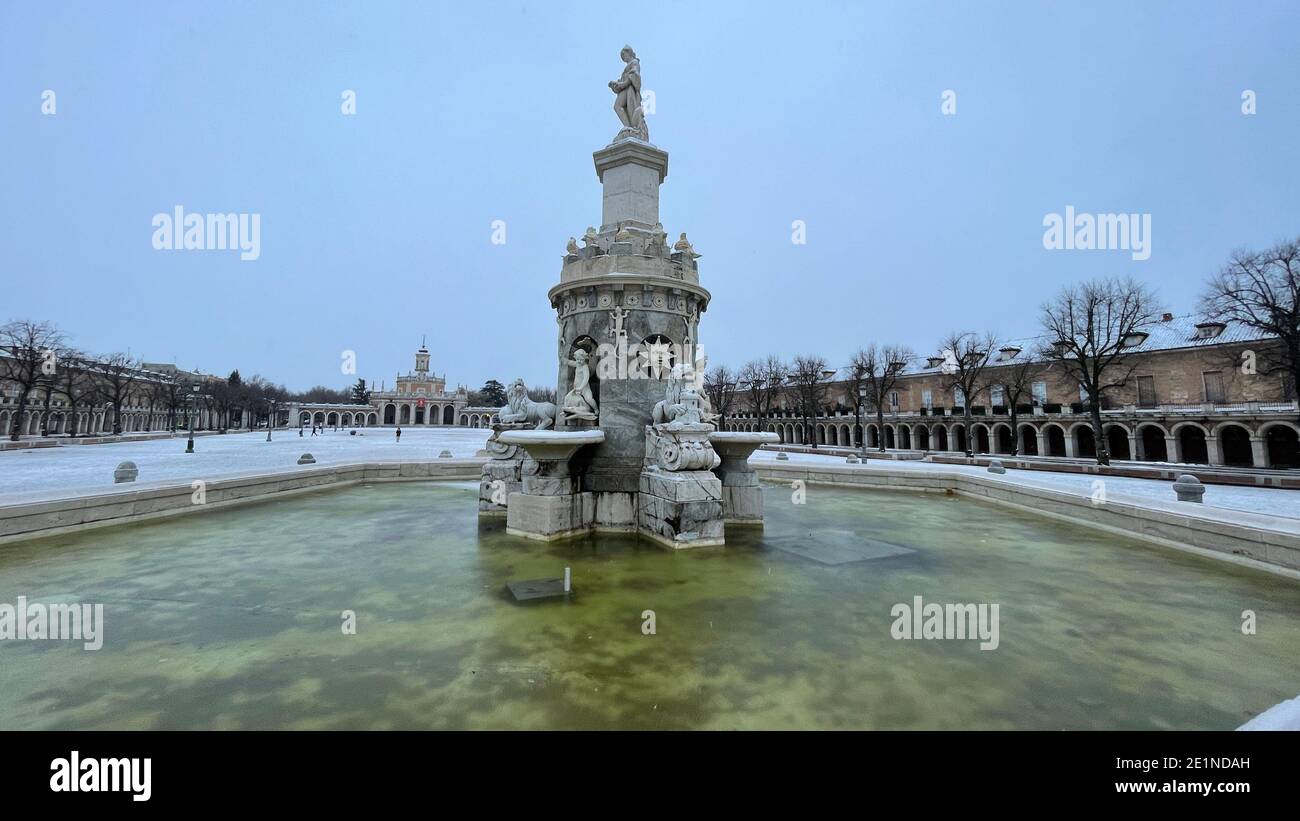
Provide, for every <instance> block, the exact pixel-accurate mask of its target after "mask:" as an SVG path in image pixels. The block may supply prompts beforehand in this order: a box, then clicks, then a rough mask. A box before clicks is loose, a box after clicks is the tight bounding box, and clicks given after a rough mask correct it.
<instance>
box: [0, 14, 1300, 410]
mask: <svg viewBox="0 0 1300 821" xmlns="http://www.w3.org/2000/svg"><path fill="white" fill-rule="evenodd" d="M1298 22H1300V5H1298V4H1297V3H1295V2H1289V3H1287V2H1278V3H1265V2H1232V3H1229V2H1226V1H1225V2H1215V3H1209V2H1174V3H1156V2H1143V3H1133V2H1119V3H1113V4H1112V3H1095V2H1090V3H1033V4H1031V3H983V2H981V3H971V2H951V3H939V4H928V3H916V2H907V3H889V4H884V3H867V2H855V3H842V4H841V3H823V2H816V0H812V1H811V2H800V3H797V4H796V3H786V2H782V3H762V2H758V3H754V2H746V3H721V2H716V3H715V2H700V1H699V0H695V2H690V3H683V4H675V3H664V2H622V3H617V2H615V3H610V2H602V3H589V4H580V3H572V4H561V3H552V2H548V3H540V2H539V3H524V2H517V1H516V2H493V3H490V4H488V3H477V2H476V3H469V2H465V3H446V2H440V3H432V2H430V3H424V2H420V3H416V2H401V3H398V2H377V1H376V0H369V1H368V2H358V3H303V4H298V3H287V2H285V3H282V2H275V3H257V4H252V3H249V4H242V3H228V2H220V3H218V2H183V3H178V2H165V3H164V2H160V3H146V2H131V3H117V4H113V7H112V8H110V6H109V5H108V4H101V3H75V4H74V3H60V2H43V3H21V4H20V3H16V2H6V3H4V4H3V6H2V7H0V146H2V148H3V158H4V173H3V179H0V236H3V237H4V248H3V255H2V256H0V272H2V273H3V276H2V277H0V279H2V280H3V292H2V294H3V296H2V297H0V306H2V307H0V321H4V320H6V319H12V318H19V317H30V318H34V319H48V320H50V321H53V322H55V323H56V324H58V325H59V326H60V327H62V328H63V329H64V330H65V331H66V332H67V333H68V334H69V335H70V336H71V337H72V339H73V340H74V341H75V342H76V343H78V344H79V345H81V346H82V347H84V348H85V349H88V350H91V351H97V352H110V351H119V350H126V349H128V348H129V349H130V352H131V353H132V354H134V355H137V356H140V357H142V358H145V359H147V360H150V361H174V362H176V363H177V364H179V365H181V366H182V367H188V368H198V369H201V370H204V371H207V372H215V373H221V374H224V373H227V372H229V371H230V369H232V368H238V369H239V370H240V371H241V372H242V373H243V374H245V375H246V376H247V375H249V374H253V373H260V374H262V375H264V376H266V377H268V378H270V379H272V380H275V381H277V382H283V383H285V384H286V385H287V386H288V387H290V388H292V389H304V388H307V387H309V386H311V385H313V384H317V383H323V384H327V385H330V386H337V387H343V386H345V385H347V384H349V383H350V382H351V381H352V379H353V378H354V377H351V376H347V375H344V374H343V373H342V372H341V369H340V362H341V356H342V354H343V352H344V351H355V352H356V354H357V365H358V369H357V370H358V372H357V375H359V376H364V377H366V378H368V379H371V380H375V381H378V380H380V379H384V380H387V382H388V384H389V385H390V386H391V385H392V377H393V375H394V373H396V372H397V371H398V370H402V371H405V370H407V369H408V368H409V367H410V366H411V364H412V353H413V352H414V350H415V349H416V348H417V347H418V346H419V342H420V337H421V334H427V335H428V338H429V347H430V348H431V350H432V351H433V363H434V368H435V369H436V370H437V371H438V372H439V373H445V374H446V376H447V378H448V382H449V383H450V384H451V385H453V386H454V385H456V384H458V383H464V384H466V385H467V386H469V387H470V388H476V387H478V386H480V385H481V384H482V383H483V382H484V380H486V379H489V378H496V379H499V380H501V381H503V382H504V381H507V380H509V379H513V378H514V377H516V376H522V377H524V378H525V379H526V380H528V381H529V383H530V384H539V383H540V384H551V383H553V380H554V378H555V373H556V368H555V364H554V363H553V362H552V361H551V358H552V357H553V353H554V345H553V344H552V343H553V339H554V335H555V319H554V313H553V312H552V310H551V308H550V306H549V305H548V303H547V301H546V291H547V289H548V288H549V287H551V286H552V285H554V284H555V283H556V282H557V280H558V277H559V270H560V262H561V256H562V255H563V253H564V245H565V242H566V240H567V239H568V237H569V236H570V235H581V233H582V231H583V229H584V228H585V227H586V226H587V225H589V224H596V225H598V224H599V221H600V187H599V183H598V181H597V179H596V175H595V171H594V169H593V166H592V159H591V152H592V151H594V150H596V149H598V148H600V147H602V146H603V145H605V144H606V143H608V142H609V140H610V139H611V138H612V137H613V136H614V134H615V132H616V131H617V130H618V122H617V119H616V117H615V115H614V113H613V111H612V110H611V104H612V100H613V96H612V94H611V92H610V91H609V89H608V88H607V86H606V83H607V82H608V81H610V80H612V79H615V78H617V77H618V75H619V73H620V71H621V68H622V63H621V62H620V61H619V58H618V51H619V48H620V47H621V46H622V45H623V44H624V43H625V42H626V43H630V44H632V45H633V46H634V47H635V48H636V50H637V52H638V55H639V56H640V58H641V64H642V73H643V77H644V84H645V88H646V89H648V90H652V91H654V93H655V99H656V111H655V113H654V114H652V115H650V116H649V117H648V122H649V127H650V135H651V139H652V141H653V142H655V143H656V144H657V145H659V146H660V147H662V148H664V149H665V150H667V151H668V152H669V154H670V164H669V173H668V178H667V180H666V182H665V184H664V186H663V189H662V200H661V208H662V219H663V223H664V226H665V228H666V230H668V231H669V232H670V233H671V235H672V236H673V237H676V235H677V234H678V233H679V232H681V231H686V232H687V233H688V234H689V236H690V238H691V240H692V241H693V242H694V243H695V246H696V250H697V251H699V252H700V253H702V254H703V257H702V258H701V259H700V261H699V262H700V273H701V283H702V284H703V285H704V286H705V287H707V288H708V289H710V290H711V291H712V293H713V303H712V305H711V306H710V309H709V310H708V312H707V313H706V314H705V315H704V318H703V321H702V326H701V336H700V339H701V341H702V343H703V344H704V346H705V347H706V349H707V350H708V352H709V354H710V359H711V362H712V363H713V364H718V363H726V364H731V365H739V364H741V363H743V362H744V361H745V360H746V359H749V358H752V357H754V356H758V355H764V354H767V353H778V354H782V355H786V356H793V355H795V354H800V353H814V354H819V355H822V356H824V357H826V358H827V360H828V361H829V362H830V363H831V364H833V365H840V364H844V363H845V362H847V361H848V359H849V356H850V355H851V354H852V352H853V351H854V350H855V349H856V348H857V347H858V346H860V345H862V344H864V343H866V342H869V341H872V340H875V341H879V342H899V343H906V344H910V345H912V346H913V347H914V348H916V349H917V350H918V352H921V353H928V352H930V351H932V350H933V349H934V348H935V346H936V344H937V342H938V339H939V338H940V337H941V336H942V335H943V334H944V333H945V332H946V331H950V330H955V329H970V330H980V331H983V330H992V331H997V332H999V333H1001V334H1003V335H1006V336H1022V335H1026V334H1030V333H1033V332H1035V330H1036V328H1037V307H1038V306H1039V304H1040V303H1041V302H1042V301H1043V300H1044V299H1045V298H1046V297H1048V296H1049V295H1050V294H1051V293H1053V292H1054V291H1056V290H1057V289H1058V288H1059V287H1060V286H1061V285H1063V284H1065V283H1069V282H1072V281H1077V280H1080V279H1085V278H1090V277H1096V276H1104V275H1111V274H1120V275H1125V274H1132V275H1134V276H1136V277H1139V278H1140V279H1142V280H1143V281H1145V282H1147V283H1149V284H1150V285H1152V286H1154V287H1155V288H1156V289H1157V290H1158V291H1159V293H1160V294H1161V296H1162V297H1163V298H1164V300H1165V302H1166V304H1167V306H1168V307H1169V308H1170V309H1172V310H1175V311H1178V312H1185V311H1189V310H1191V309H1193V308H1194V307H1195V296H1196V293H1197V291H1198V290H1199V288H1200V286H1201V283H1202V282H1203V281H1204V279H1205V277H1206V276H1207V275H1209V274H1211V273H1212V272H1213V271H1214V270H1215V269H1216V268H1217V267H1218V266H1219V265H1220V264H1221V263H1222V262H1223V261H1224V259H1225V258H1226V257H1227V255H1228V254H1229V253H1230V252H1231V251H1232V250H1233V249H1234V248H1236V247H1240V246H1249V247H1255V246H1265V245H1268V244H1271V243H1273V242H1275V241H1277V240H1280V239H1283V238H1289V237H1295V236H1297V235H1300V220H1297V216H1298V215H1300V206H1298V204H1297V196H1296V193H1297V190H1300V186H1298V185H1297V183H1298V182H1300V162H1297V155H1296V148H1297V135H1300V91H1298V90H1297V85H1298V84H1300V47H1297V45H1296V39H1295V37H1296V31H1297V23H1298ZM47 89H48V90H52V91H53V92H55V97H54V102H55V105H56V109H55V112H56V113H54V114H52V115H51V114H43V113H42V105H43V100H42V95H43V92H44V91H45V90H47ZM349 89H350V90H353V91H355V93H356V114H355V115H353V116H346V115H344V114H343V113H342V112H341V104H342V94H343V92H344V91H345V90H349ZM1247 89H1249V90H1252V91H1254V92H1255V99H1256V106H1257V109H1256V110H1257V113H1255V114H1254V115H1246V114H1243V113H1242V93H1243V91H1245V90H1247ZM946 90H952V91H953V92H955V95H956V98H955V99H956V113H955V114H952V115H945V114H944V113H943V111H942V110H941V106H942V103H943V100H942V95H943V93H944V92H945V91H946ZM178 205H179V206H181V207H183V208H184V209H185V210H186V212H198V213H208V212H240V213H249V214H259V215H260V219H261V237H260V240H261V254H260V257H259V258H258V259H256V260H254V261H241V259H240V255H239V254H238V253H237V252H233V251H217V250H212V251H166V250H155V249H154V248H153V245H152V242H151V240H152V237H153V234H154V228H153V225H152V220H153V218H154V215H155V214H158V213H171V212H172V210H173V208H174V207H175V206H178ZM1067 205H1073V206H1074V207H1075V209H1076V210H1078V211H1080V212H1090V213H1110V212H1126V213H1129V212H1131V213H1139V214H1149V215H1150V217H1151V254H1150V258H1149V259H1147V260H1144V261H1137V260H1134V259H1132V254H1130V253H1129V252H1127V251H1122V250H1114V251H1102V250H1092V251H1081V250H1076V251H1066V250H1059V251H1054V250H1046V249H1045V248H1044V247H1043V234H1044V227H1043V220H1044V217H1045V215H1047V214H1051V213H1063V212H1064V210H1065V208H1066V206H1067ZM493 220H504V221H505V223H506V242H505V244H504V245H494V244H492V241H491V239H492V222H493ZM795 220H803V221H804V223H805V224H806V226H807V229H806V231H807V243H806V244H802V245H800V244H795V243H792V242H791V225H792V222H793V221H795Z"/></svg>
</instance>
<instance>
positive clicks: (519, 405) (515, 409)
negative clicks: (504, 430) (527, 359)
mask: <svg viewBox="0 0 1300 821" xmlns="http://www.w3.org/2000/svg"><path fill="white" fill-rule="evenodd" d="M497 418H498V419H500V420H501V421H502V422H503V423H509V422H531V423H532V424H533V425H534V427H535V428H536V429H537V430H546V429H548V428H551V427H553V426H554V425H555V403H554V402H534V401H533V400H531V399H529V398H528V388H526V387H524V380H522V379H516V380H515V381H514V382H512V383H511V384H510V388H509V389H508V390H506V405H505V407H503V408H502V409H501V410H500V412H498V414H497Z"/></svg>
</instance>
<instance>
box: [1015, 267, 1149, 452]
mask: <svg viewBox="0 0 1300 821" xmlns="http://www.w3.org/2000/svg"><path fill="white" fill-rule="evenodd" d="M1159 316H1160V314H1159V309H1158V307H1157V306H1156V299H1155V296H1154V294H1152V293H1151V291H1150V290H1148V289H1147V288H1146V287H1145V286H1143V285H1141V284H1139V283H1138V282H1136V281H1135V280H1133V279H1124V280H1120V279H1100V280H1094V281H1092V282H1085V283H1083V284H1082V285H1073V286H1068V287H1066V288H1064V289H1062V290H1061V292H1060V294H1058V295H1057V297H1056V299H1055V300H1053V301H1051V302H1048V303H1046V304H1045V305H1043V308H1042V319H1041V322H1042V326H1043V330H1044V331H1045V332H1046V333H1047V341H1046V342H1045V344H1044V345H1043V348H1042V350H1041V351H1039V356H1040V357H1041V358H1043V359H1045V360H1047V361H1049V362H1052V363H1054V364H1056V365H1058V366H1059V367H1060V368H1061V369H1062V370H1063V371H1064V372H1065V373H1066V375H1067V376H1069V377H1070V379H1072V380H1073V381H1075V382H1077V383H1078V384H1079V386H1080V387H1081V388H1082V389H1083V393H1084V395H1086V396H1087V397H1088V410H1089V413H1090V415H1091V417H1092V438H1093V442H1094V443H1095V444H1096V449H1097V464H1099V465H1109V464H1110V450H1109V448H1108V447H1107V446H1106V437H1105V435H1104V432H1103V431H1102V425H1101V402H1102V396H1103V395H1104V394H1105V392H1106V391H1107V390H1109V389H1111V388H1118V387H1122V386H1123V385H1124V384H1125V383H1127V382H1128V379H1129V377H1130V376H1132V374H1133V369H1134V368H1135V367H1136V366H1137V359H1136V358H1135V357H1134V356H1133V355H1132V351H1131V350H1130V349H1131V347H1132V346H1131V345H1130V344H1129V342H1128V340H1129V338H1130V337H1131V336H1132V335H1133V334H1135V333H1139V332H1141V331H1142V330H1143V329H1145V328H1148V327H1150V326H1151V325H1153V324H1154V323H1155V322H1156V320H1157V319H1158V318H1159Z"/></svg>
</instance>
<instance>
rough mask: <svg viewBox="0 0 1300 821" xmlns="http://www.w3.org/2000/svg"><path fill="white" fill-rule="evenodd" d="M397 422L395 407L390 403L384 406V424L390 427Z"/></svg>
mask: <svg viewBox="0 0 1300 821" xmlns="http://www.w3.org/2000/svg"><path fill="white" fill-rule="evenodd" d="M396 422H397V406H396V405H394V404H393V403H392V402H389V403H388V404H387V405H384V424H385V425H392V424H394V423H396Z"/></svg>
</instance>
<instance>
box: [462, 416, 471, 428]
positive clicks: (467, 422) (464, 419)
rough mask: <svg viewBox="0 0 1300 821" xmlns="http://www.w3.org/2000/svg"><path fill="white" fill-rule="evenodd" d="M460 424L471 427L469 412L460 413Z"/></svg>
mask: <svg viewBox="0 0 1300 821" xmlns="http://www.w3.org/2000/svg"><path fill="white" fill-rule="evenodd" d="M460 425H461V427H464V428H467V427H469V414H468V413H462V414H461V415H460Z"/></svg>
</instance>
